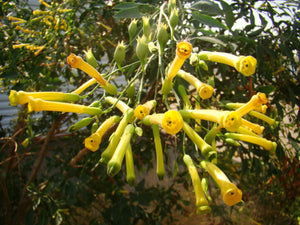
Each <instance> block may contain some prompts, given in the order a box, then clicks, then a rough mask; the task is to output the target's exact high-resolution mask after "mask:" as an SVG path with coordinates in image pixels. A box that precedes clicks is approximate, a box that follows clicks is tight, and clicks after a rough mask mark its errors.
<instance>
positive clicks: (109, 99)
mask: <svg viewBox="0 0 300 225" xmlns="http://www.w3.org/2000/svg"><path fill="white" fill-rule="evenodd" d="M105 101H106V102H108V103H110V104H111V105H114V104H116V107H117V108H118V109H119V110H120V111H121V112H122V113H123V114H124V113H125V112H127V111H128V110H130V109H131V108H130V107H129V106H128V105H127V104H126V103H125V102H123V101H121V100H118V99H117V98H114V97H106V98H105Z"/></svg>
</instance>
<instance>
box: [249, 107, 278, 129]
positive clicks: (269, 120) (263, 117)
mask: <svg viewBox="0 0 300 225" xmlns="http://www.w3.org/2000/svg"><path fill="white" fill-rule="evenodd" d="M248 114H249V115H250V116H254V117H256V118H258V119H260V120H263V121H265V122H266V123H268V124H269V125H270V126H273V125H275V126H276V125H277V124H278V123H277V122H276V120H274V119H273V118H270V117H268V116H266V115H264V114H262V113H260V112H256V111H250V112H249V113H248Z"/></svg>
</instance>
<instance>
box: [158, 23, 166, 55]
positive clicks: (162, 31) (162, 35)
mask: <svg viewBox="0 0 300 225" xmlns="http://www.w3.org/2000/svg"><path fill="white" fill-rule="evenodd" d="M167 29H168V26H167V25H166V24H163V23H162V24H160V26H159V27H158V32H157V40H158V43H159V45H160V48H161V49H162V50H163V49H164V48H165V47H166V44H167V42H168V40H169V34H168V31H167Z"/></svg>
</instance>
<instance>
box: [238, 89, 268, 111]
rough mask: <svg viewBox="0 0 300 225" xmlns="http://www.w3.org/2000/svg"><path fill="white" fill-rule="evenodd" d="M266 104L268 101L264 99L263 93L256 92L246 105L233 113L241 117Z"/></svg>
mask: <svg viewBox="0 0 300 225" xmlns="http://www.w3.org/2000/svg"><path fill="white" fill-rule="evenodd" d="M267 102H268V99H267V97H266V94H265V93H261V92H258V93H257V94H256V95H253V96H252V97H251V99H250V101H248V102H247V103H246V104H244V105H243V106H241V107H239V108H238V109H236V110H235V111H237V112H239V113H240V114H241V116H243V115H245V114H247V113H248V112H250V111H252V110H254V109H256V108H261V106H262V105H263V104H266V103H267Z"/></svg>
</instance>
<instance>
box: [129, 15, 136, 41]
mask: <svg viewBox="0 0 300 225" xmlns="http://www.w3.org/2000/svg"><path fill="white" fill-rule="evenodd" d="M136 30H137V20H136V19H133V20H132V21H131V23H130V24H129V26H128V33H129V40H130V43H131V42H132V39H133V38H134V36H135V34H136Z"/></svg>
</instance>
